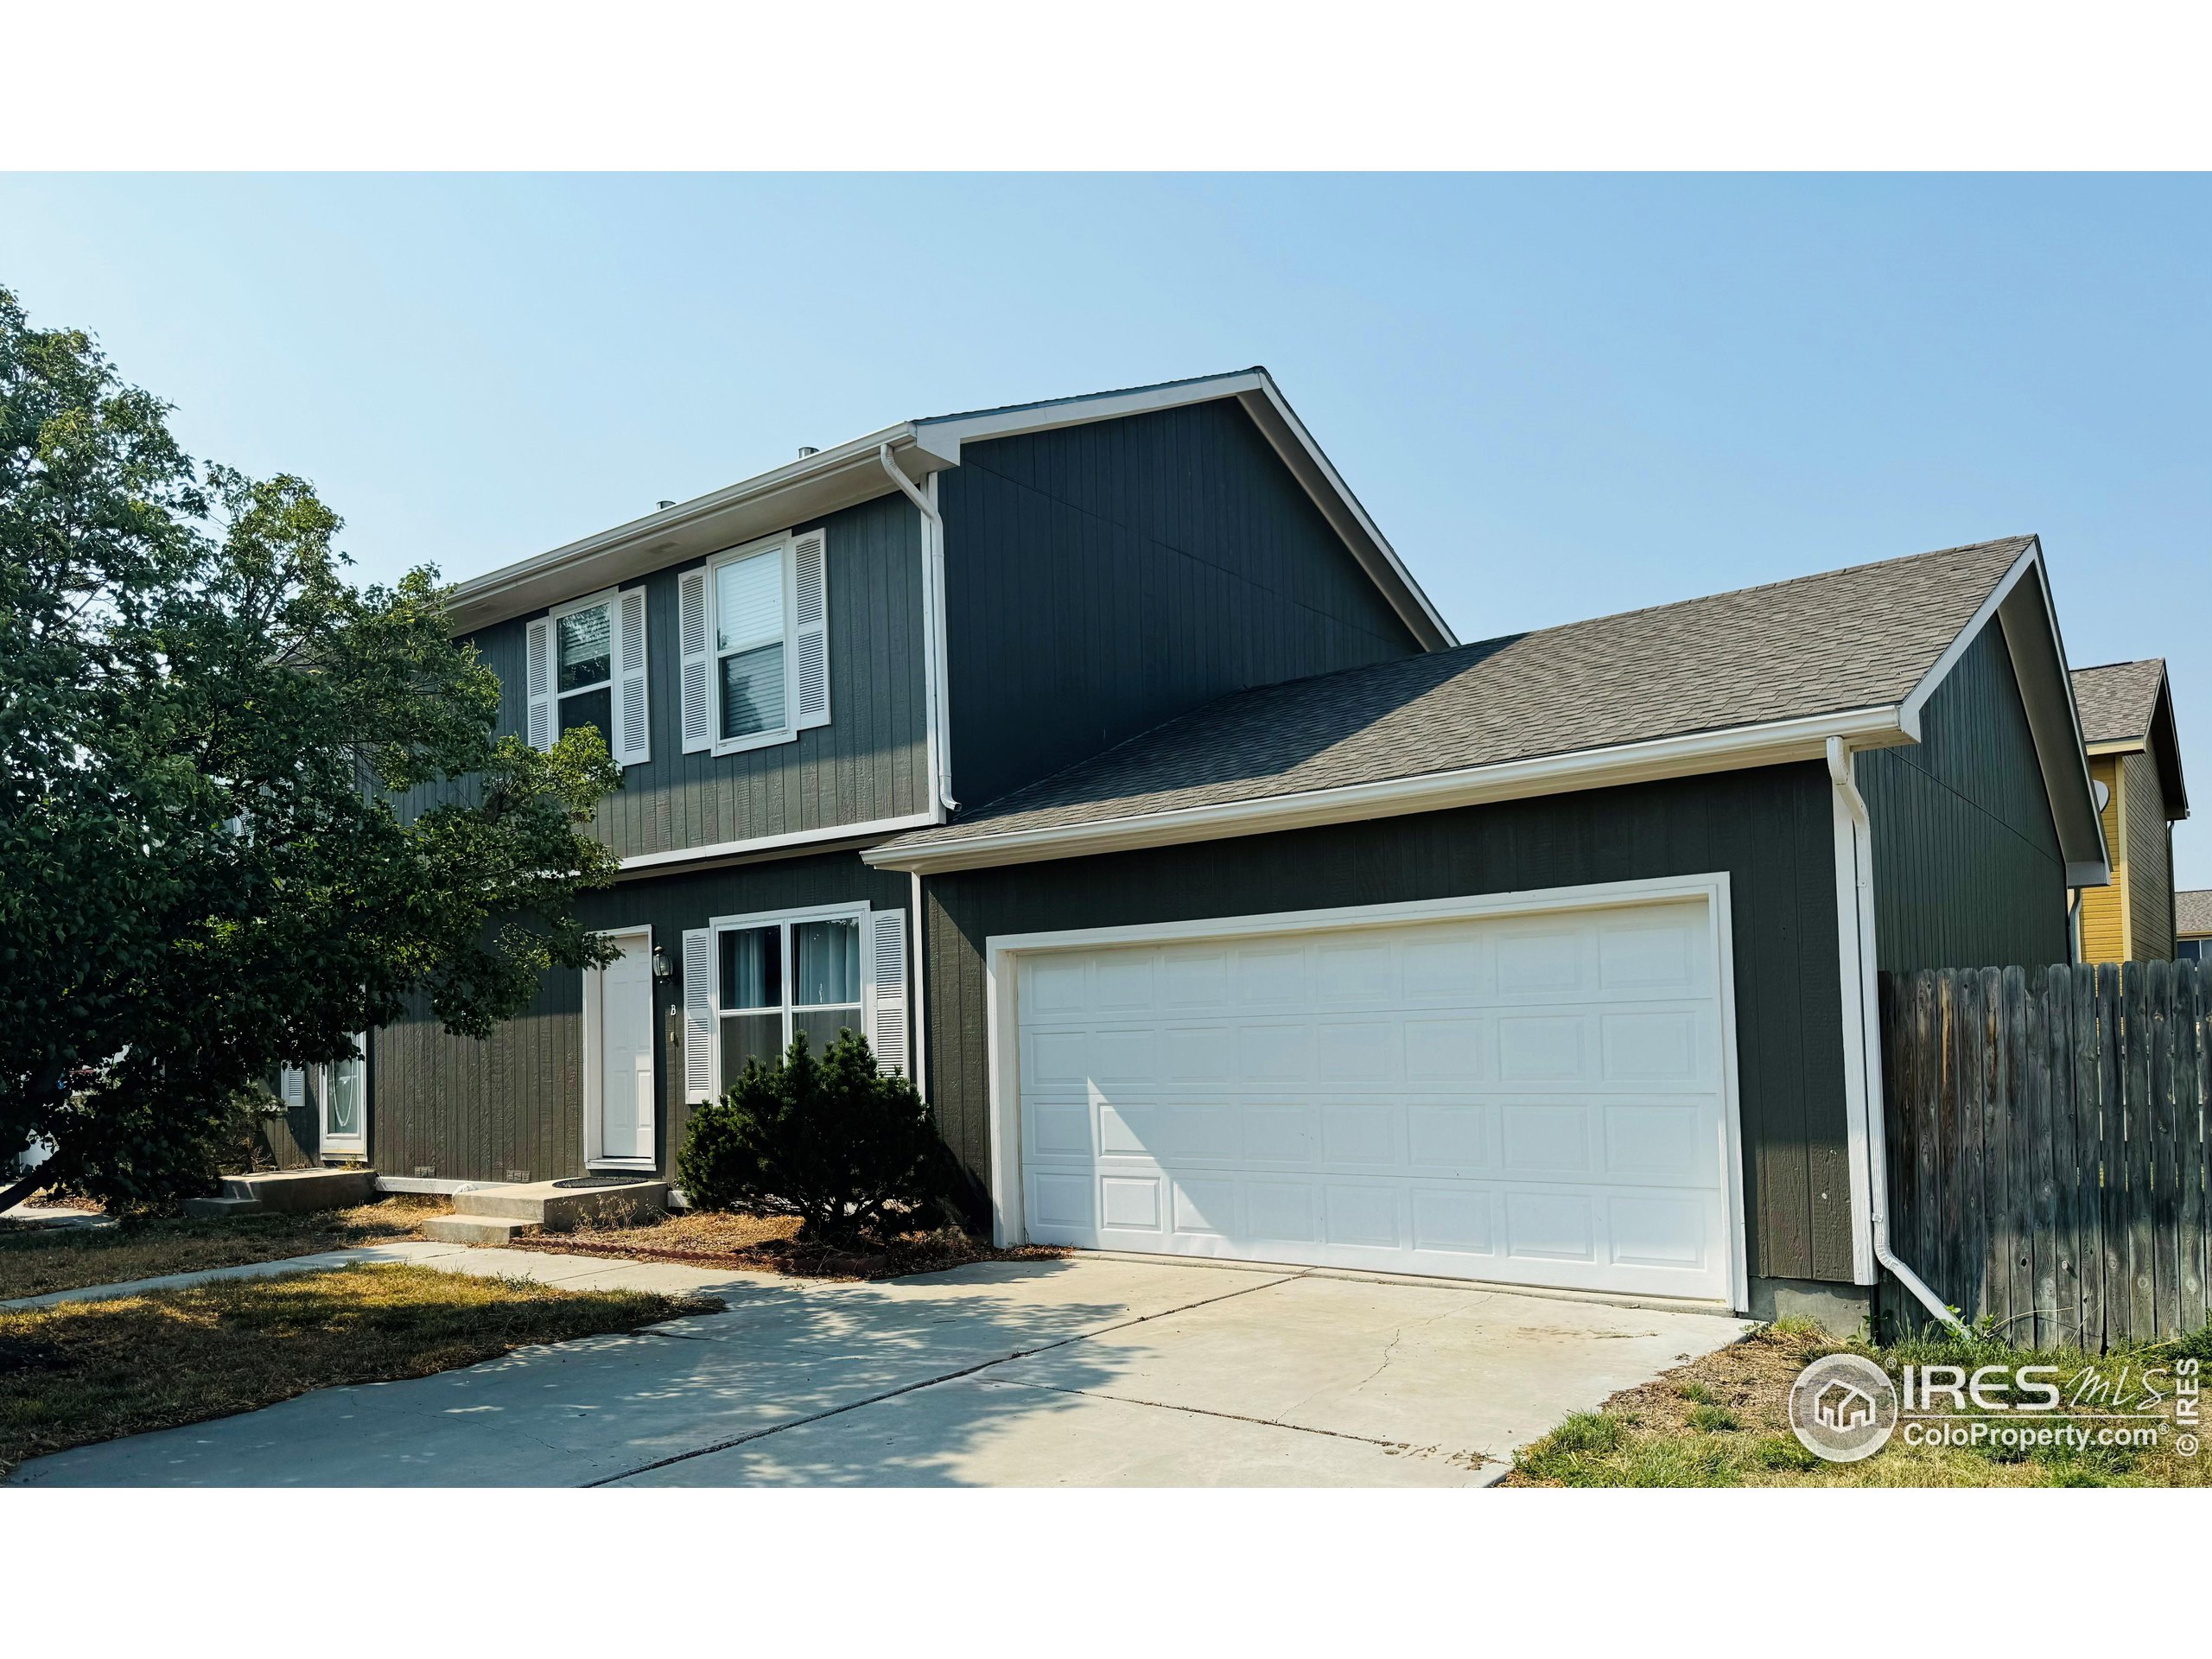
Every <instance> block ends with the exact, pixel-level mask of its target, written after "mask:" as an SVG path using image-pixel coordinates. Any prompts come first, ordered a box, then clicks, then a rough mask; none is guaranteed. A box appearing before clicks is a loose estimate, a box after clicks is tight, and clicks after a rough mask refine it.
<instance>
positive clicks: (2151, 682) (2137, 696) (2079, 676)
mask: <svg viewBox="0 0 2212 1659" xmlns="http://www.w3.org/2000/svg"><path fill="white" fill-rule="evenodd" d="M2165 683H2166V659H2165V658H2163V657H2150V658H2145V659H2144V660H2143V661H2142V662H2139V663H2105V664H2101V665H2100V666H2098V667H2095V668H2077V669H2075V671H2074V702H2075V705H2076V706H2077V707H2078V708H2079V709H2081V710H2082V737H2083V739H2084V740H2086V741H2088V742H2091V743H2110V742H2113V741H2119V740H2120V739H2125V738H2131V737H2140V738H2147V737H2149V736H2150V735H2151V721H2152V716H2153V715H2156V714H2157V713H2158V693H2159V691H2160V690H2162V689H2164V685H2165Z"/></svg>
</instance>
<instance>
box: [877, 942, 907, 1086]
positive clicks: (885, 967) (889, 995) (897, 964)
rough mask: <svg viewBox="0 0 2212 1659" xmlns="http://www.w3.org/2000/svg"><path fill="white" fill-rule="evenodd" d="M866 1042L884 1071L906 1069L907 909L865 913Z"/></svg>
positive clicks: (879, 1067)
mask: <svg viewBox="0 0 2212 1659" xmlns="http://www.w3.org/2000/svg"><path fill="white" fill-rule="evenodd" d="M868 1046H869V1047H870V1048H872V1049H874V1051H875V1064H876V1066H877V1068H878V1069H879V1070H880V1071H898V1072H902V1073H903V1072H904V1071H906V912H905V911H903V910H878V911H872V912H869V914H868Z"/></svg>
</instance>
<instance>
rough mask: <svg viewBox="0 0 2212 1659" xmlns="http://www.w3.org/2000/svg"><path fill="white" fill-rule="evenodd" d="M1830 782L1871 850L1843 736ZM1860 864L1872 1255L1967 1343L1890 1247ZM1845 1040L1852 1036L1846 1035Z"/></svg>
mask: <svg viewBox="0 0 2212 1659" xmlns="http://www.w3.org/2000/svg"><path fill="white" fill-rule="evenodd" d="M1827 752H1828V781H1829V782H1830V783H1832V784H1833V785H1835V792H1836V797H1837V798H1838V799H1839V800H1840V801H1841V802H1842V803H1843V810H1845V811H1846V812H1847V813H1848V814H1850V816H1851V822H1852V825H1853V829H1854V830H1855V831H1856V833H1857V834H1858V835H1859V836H1860V837H1862V838H1863V839H1864V842H1865V843H1866V846H1867V847H1868V848H1869V849H1871V847H1872V842H1873V838H1874V820H1873V817H1872V814H1870V813H1869V812H1868V811H1867V810H1866V797H1865V796H1864V795H1861V794H1860V793H1859V782H1858V780H1857V779H1855V778H1853V776H1852V773H1851V758H1850V756H1849V754H1848V753H1847V752H1846V750H1845V749H1844V747H1843V740H1842V739H1841V738H1840V737H1831V738H1829V739H1828V742H1827ZM1854 862H1855V863H1856V865H1857V867H1858V880H1857V881H1856V884H1855V887H1856V891H1855V893H1853V918H1854V919H1859V920H1861V921H1862V925H1861V926H1860V929H1859V939H1860V941H1861V944H1860V960H1859V986H1858V995H1859V1034H1860V1037H1861V1039H1863V1041H1864V1043H1865V1046H1866V1056H1867V1061H1868V1064H1867V1065H1866V1121H1867V1128H1868V1130H1869V1134H1868V1137H1867V1139H1868V1141H1869V1143H1870V1145H1871V1151H1870V1154H1869V1155H1868V1157H1867V1160H1866V1185H1867V1189H1868V1190H1867V1194H1866V1198H1867V1205H1868V1211H1867V1219H1868V1221H1869V1222H1870V1223H1872V1226H1871V1228H1870V1232H1871V1233H1872V1239H1873V1245H1874V1259H1875V1260H1876V1261H1877V1262H1880V1263H1881V1264H1882V1265H1883V1266H1884V1267H1885V1268H1888V1269H1889V1270H1890V1271H1891V1273H1893V1274H1896V1275H1897V1282H1898V1283H1899V1284H1901V1285H1903V1286H1904V1287H1905V1288H1906V1289H1907V1290H1909V1291H1910V1292H1911V1293H1912V1294H1914V1296H1916V1297H1917V1298H1918V1299H1919V1301H1920V1305H1921V1306H1923V1307H1924V1308H1926V1309H1927V1310H1928V1311H1929V1313H1933V1314H1934V1315H1935V1316H1936V1318H1937V1319H1941V1320H1942V1322H1943V1323H1944V1324H1945V1325H1949V1326H1950V1327H1951V1329H1952V1330H1954V1331H1955V1332H1958V1334H1959V1336H1960V1337H1961V1338H1962V1339H1963V1340H1966V1341H1969V1342H1971V1341H1972V1340H1973V1339H1974V1338H1973V1336H1972V1333H1971V1332H1968V1331H1967V1328H1966V1326H1965V1325H1962V1324H1961V1323H1960V1321H1959V1316H1958V1315H1957V1314H1955V1313H1952V1312H1951V1310H1950V1308H1949V1307H1948V1306H1946V1305H1945V1303H1944V1301H1943V1299H1942V1297H1940V1296H1938V1295H1937V1294H1936V1293H1935V1292H1934V1291H1932V1290H1930V1289H1929V1287H1928V1281H1926V1280H1924V1279H1923V1278H1922V1277H1921V1276H1920V1275H1919V1274H1916V1273H1915V1272H1914V1271H1913V1270H1912V1269H1911V1268H1909V1267H1907V1266H1906V1265H1905V1263H1904V1261H1903V1259H1902V1258H1900V1257H1899V1256H1898V1255H1897V1252H1896V1251H1895V1250H1893V1249H1891V1248H1890V1214H1889V1211H1890V1174H1889V1166H1890V1160H1889V1151H1888V1141H1889V1120H1888V1111H1889V1108H1888V1104H1887V1103H1886V1102H1885V1100H1884V1099H1883V1097H1882V1069H1881V1066H1880V1065H1879V1064H1878V1062H1879V1058H1880V1054H1879V1051H1878V1044H1877V1041H1876V1039H1875V1037H1874V1036H1873V1035H1872V1030H1871V1028H1870V1025H1869V1022H1870V1021H1873V1020H1878V1018H1879V1016H1878V1015H1877V1014H1875V1012H1874V1009H1873V1007H1872V998H1870V997H1869V996H1868V995H1867V989H1868V985H1869V982H1870V981H1871V980H1872V977H1873V964H1872V963H1871V962H1870V961H1868V960H1867V959H1866V947H1865V943H1864V942H1865V940H1866V937H1867V931H1866V927H1865V926H1864V925H1863V918H1866V917H1867V916H1870V915H1872V912H1873V905H1874V894H1873V893H1872V883H1871V882H1870V881H1869V880H1868V879H1867V873H1868V870H1869V868H1870V867H1871V865H1872V857H1871V852H1870V853H1868V854H1862V855H1859V857H1857V858H1856V859H1855V860H1854ZM1847 1040H1848V1038H1847Z"/></svg>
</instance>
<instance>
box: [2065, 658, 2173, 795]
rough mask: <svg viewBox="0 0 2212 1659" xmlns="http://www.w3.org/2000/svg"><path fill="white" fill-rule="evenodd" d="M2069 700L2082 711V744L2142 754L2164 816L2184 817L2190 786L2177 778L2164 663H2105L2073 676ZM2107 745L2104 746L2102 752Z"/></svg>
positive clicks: (2155, 660) (2162, 660) (2159, 660)
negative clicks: (2152, 769) (2154, 768)
mask: <svg viewBox="0 0 2212 1659" xmlns="http://www.w3.org/2000/svg"><path fill="white" fill-rule="evenodd" d="M2074 701H2075V704H2076V705H2077V706H2078V707H2079V708H2080V709H2081V710H2082V738H2083V739H2084V741H2087V742H2088V743H2090V744H2092V745H2094V746H2096V747H2099V748H2100V749H2103V750H2105V752H2107V753H2111V752H2113V751H2117V750H2119V749H2122V748H2143V749H2147V750H2148V751H2149V752H2150V753H2151V756H2152V760H2155V761H2156V762H2157V763H2158V787H2159V791H2160V792H2161V793H2162V794H2164V797H2165V806H2166V816H2167V817H2169V818H2185V817H2188V816H2189V785H2188V783H2187V781H2186V780H2185V779H2183V776H2182V770H2181V734H2180V732H2179V731H2178V730H2177V728H2176V726H2175V723H2174V698H2173V689H2172V687H2171V685H2170V684H2169V683H2167V679H2166V659H2165V658H2163V657H2146V658H2144V659H2143V660H2142V661H2141V662H2138V663H2104V664H2099V665H2098V666H2097V667H2094V668H2082V669H2076V670H2075V672H2074ZM2107 746H2109V747H2107Z"/></svg>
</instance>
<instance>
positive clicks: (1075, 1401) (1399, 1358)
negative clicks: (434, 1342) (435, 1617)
mask: <svg viewBox="0 0 2212 1659" xmlns="http://www.w3.org/2000/svg"><path fill="white" fill-rule="evenodd" d="M433 1250H438V1251H442V1252H444V1253H443V1254H440V1255H431V1254H429V1252H430V1251H433ZM395 1252H397V1254H394V1253H395ZM332 1256H333V1257H339V1258H344V1259H346V1260H364V1259H383V1260H395V1259H403V1260H412V1261H419V1262H424V1263H425V1264H426V1265H431V1266H435V1267H438V1268H445V1269H448V1270H451V1271H456V1272H467V1273H488V1274H513V1275H516V1276H519V1277H525V1278H530V1279H534V1280H537V1281H542V1282H546V1283H551V1284H558V1285H562V1286H564V1287H572V1288H576V1289H583V1288H594V1287H607V1288H635V1289H653V1290H667V1291H693V1292H700V1293H704V1294H712V1295H717V1296H720V1297H721V1298H722V1299H723V1300H725V1301H726V1302H727V1303H728V1310H727V1311H726V1312H723V1313H715V1314H708V1315H703V1316H701V1317H698V1318H694V1319H679V1320H676V1321H673V1322H671V1323H670V1324H667V1325H659V1326H656V1327H653V1328H652V1329H651V1330H649V1331H645V1332H634V1333H631V1334H628V1335H622V1336H610V1337H599V1338H590V1339H588V1340H586V1341H582V1342H574V1343H565V1344H559V1345H558V1346H554V1347H543V1348H532V1349H525V1350H523V1351H518V1352H516V1353H513V1354H510V1355H507V1356H505V1357H503V1358H500V1359H495V1360H492V1361H489V1362H487V1363H484V1364H481V1365H476V1366H472V1367H470V1368H468V1369H467V1370H458V1371H449V1372H447V1373H445V1374H443V1375H442V1376H430V1377H421V1378H415V1379H410V1380H409V1381H406V1382H400V1383H376V1384H372V1385H369V1386H366V1387H360V1388H348V1389H324V1390H321V1391H320V1392H317V1393H315V1394H309V1395H302V1396H301V1397H300V1398H298V1399H296V1400H289V1401H287V1402H283V1404H281V1405H277V1406H272V1407H270V1408H268V1409H266V1410H264V1411H257V1412H251V1413H248V1414H245V1415H243V1416H238V1417H231V1418H226V1419H222V1420H220V1421H215V1422H210V1423H202V1424H197V1425H194V1426H193V1427H188V1428H180V1429H171V1430H166V1431H163V1432H162V1433H156V1434H144V1435H139V1436H137V1437H134V1438H132V1439H130V1440H116V1441H111V1442H108V1443H106V1444H105V1445H100V1446H86V1447H82V1448H79V1450H77V1451H73V1452H64V1453H61V1454H60V1455H59V1456H56V1457H51V1458H45V1459H37V1460H35V1461H34V1462H32V1463H29V1464H26V1465H24V1466H23V1467H22V1469H21V1470H19V1471H17V1472H16V1477H15V1480H16V1483H17V1484H22V1485H31V1486H63V1485H69V1486H141V1485H182V1486H355V1485H359V1486H544V1485H552V1486H576V1485H601V1484H618V1483H620V1484H648V1485H762V1484H809V1485H1131V1486H1160V1485H1166V1486H1185V1485H1193V1486H1195V1485H1248V1486H1256V1485H1304V1486H1321V1485H1345V1486H1433V1485H1482V1484H1489V1483H1490V1482H1491V1481H1494V1480H1496V1479H1497V1478H1498V1477H1499V1476H1501V1475H1503V1473H1504V1471H1505V1470H1506V1468H1507V1466H1508V1465H1509V1464H1510V1459H1511V1456H1512V1453H1513V1452H1514V1450H1515V1449H1516V1447H1518V1446H1522V1445H1524V1444H1526V1443H1527V1442H1528V1441H1529V1440H1533V1439H1535V1437H1536V1436H1538V1435H1540V1434H1541V1433H1544V1432H1545V1431H1546V1430H1547V1429H1548V1428H1550V1427H1552V1426H1553V1425H1554V1424H1555V1423H1556V1422H1558V1421H1559V1420H1560V1418H1562V1417H1564V1416H1565V1415H1566V1414H1567V1413H1569V1412H1571V1411H1577V1410H1585V1409H1588V1408H1592V1407H1594V1406H1596V1405H1597V1404H1598V1403H1599V1402H1601V1401H1602V1400H1604V1399H1605V1397H1606V1396H1607V1395H1610V1394H1612V1393H1613V1392H1615V1391H1616V1390H1618V1389H1623V1388H1626V1387H1629V1386H1631V1385H1633V1384H1635V1383H1641V1382H1643V1381H1646V1380H1648V1379H1649V1378H1650V1377H1651V1376H1654V1375H1656V1374H1657V1373H1658V1372H1660V1371H1662V1370H1667V1369H1669V1367H1672V1366H1674V1365H1676V1364H1680V1363H1683V1362H1685V1361H1687V1360H1688V1359H1691V1358H1693V1357H1696V1356H1698V1355H1700V1354H1704V1353H1707V1352H1710V1351H1713V1349H1715V1348H1719V1347H1721V1346H1724V1345H1725V1344H1727V1343H1729V1342H1732V1341H1733V1340H1734V1339H1735V1338H1737V1337H1738V1335H1740V1334H1741V1333H1742V1332H1743V1331H1744V1330H1745V1328H1746V1327H1745V1325H1744V1323H1743V1322H1742V1321H1740V1320H1736V1319H1726V1318H1723V1317H1720V1316H1719V1315H1716V1314H1711V1313H1694V1312H1676V1311H1663V1312H1662V1311H1654V1310H1649V1309H1639V1308H1629V1307H1620V1306H1611V1305H1609V1304H1604V1303H1596V1302H1587V1301H1580V1300H1554V1299H1550V1298H1545V1297H1538V1296H1526V1295H1518V1294H1510V1293H1504V1292H1498V1291H1493V1290H1488V1289H1484V1288H1483V1287H1474V1286H1467V1287H1460V1286H1453V1285H1448V1284H1442V1283H1415V1282H1409V1281H1387V1282H1385V1281H1370V1280H1363V1279H1359V1278H1357V1277H1354V1276H1351V1275H1347V1274H1325V1273H1302V1272H1298V1271H1294V1270H1287V1269H1264V1268H1229V1267H1212V1266H1201V1265H1196V1264H1191V1263H1185V1262H1167V1261H1160V1262H1152V1261H1138V1260H1128V1259H1116V1258H1106V1257H1097V1256H1074V1257H1069V1258H1066V1259H1065V1260H1059V1261H1048V1262H998V1263H989V1264H984V1265H980V1266H976V1267H972V1268H960V1269H957V1270H956V1271H954V1272H951V1273H944V1274H930V1275H926V1276H924V1277H919V1278H913V1279H904V1280H898V1281H890V1282H888V1283H884V1284H874V1285H857V1284H821V1283H805V1282H802V1281H792V1280H788V1279H781V1278H773V1277H770V1276H768V1275H766V1274H743V1273H741V1274H730V1273H725V1272H718V1271H715V1270H712V1269H707V1268H688V1267H681V1266H675V1265H662V1264H657V1263H641V1262H609V1261H606V1260H602V1259H594V1258H591V1257H587V1256H570V1255H550V1254H543V1253H538V1252H532V1251H518V1250H488V1249H457V1250H456V1249H449V1248H448V1247H443V1246H409V1245H385V1246H381V1247H378V1248H377V1249H374V1250H363V1251H338V1252H333V1253H332ZM309 1262H312V1263H314V1264H315V1265H318V1266H321V1265H329V1264H330V1258H327V1257H297V1258H294V1259H293V1260H292V1261H291V1262H282V1263H271V1264H265V1266H266V1267H267V1268H275V1269H278V1270H289V1271H299V1270H302V1266H303V1264H305V1263H309ZM243 1271H245V1270H243V1269H236V1268H226V1269H221V1270H219V1273H220V1274H224V1275H235V1274H239V1273H241V1272H243ZM198 1276H200V1275H177V1277H179V1278H181V1279H189V1278H194V1277H198ZM209 1276H213V1275H209ZM151 1282H160V1281H151ZM65 1294H74V1293H65Z"/></svg>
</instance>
